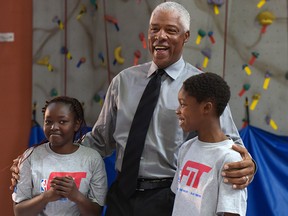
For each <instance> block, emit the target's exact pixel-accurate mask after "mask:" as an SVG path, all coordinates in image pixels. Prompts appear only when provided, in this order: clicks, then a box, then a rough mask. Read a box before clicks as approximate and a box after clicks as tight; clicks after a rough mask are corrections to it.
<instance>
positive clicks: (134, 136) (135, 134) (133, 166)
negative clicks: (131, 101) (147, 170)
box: [119, 69, 165, 197]
mask: <svg viewBox="0 0 288 216" xmlns="http://www.w3.org/2000/svg"><path fill="white" fill-rule="evenodd" d="M164 73H165V71H164V70H163V69H158V70H157V71H156V74H155V75H154V76H153V77H152V78H151V79H150V81H149V82H148V84H147V86H146V88H145V90H144V92H143V95H142V97H141V99H140V102H139V104H138V107H137V110H136V113H135V115H134V119H133V121H132V124H131V128H130V132H129V135H128V139H127V143H126V148H125V152H124V157H123V162H122V169H121V173H120V176H119V187H120V189H121V190H122V192H123V193H124V195H126V196H127V197H131V196H132V194H133V193H134V192H135V190H136V186H137V178H138V171H139V165H140V158H141V155H142V151H143V149H144V143H145V139H146V135H147V131H148V128H149V125H150V120H151V118H152V116H153V112H154V109H155V106H156V104H157V101H158V97H159V93H160V88H161V77H162V75H163V74H164Z"/></svg>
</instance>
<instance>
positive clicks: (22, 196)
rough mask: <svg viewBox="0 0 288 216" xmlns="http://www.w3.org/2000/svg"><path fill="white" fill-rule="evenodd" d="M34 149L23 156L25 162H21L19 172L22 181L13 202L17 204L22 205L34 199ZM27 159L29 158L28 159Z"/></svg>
mask: <svg viewBox="0 0 288 216" xmlns="http://www.w3.org/2000/svg"><path fill="white" fill-rule="evenodd" d="M31 151H32V148H30V149H28V150H27V151H26V152H25V153H24V154H23V155H24V156H23V160H22V161H20V164H19V171H20V179H19V181H18V183H17V185H16V187H15V189H14V192H13V193H12V200H13V201H14V202H15V203H20V202H22V201H24V200H26V199H31V198H32V186H33V184H32V172H31V161H30V157H27V156H28V155H30V154H31ZM26 157H27V158H26Z"/></svg>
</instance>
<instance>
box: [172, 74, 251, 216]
mask: <svg viewBox="0 0 288 216" xmlns="http://www.w3.org/2000/svg"><path fill="white" fill-rule="evenodd" d="M229 99H230V89H229V86H228V85H227V83H226V82H225V81H224V80H223V79H222V78H221V77H220V76H218V75H216V74H214V73H209V72H208V73H201V74H199V75H195V76H192V77H190V78H188V79H187V80H186V81H184V83H183V86H182V88H181V89H180V91H179V94H178V100H179V104H180V106H179V108H178V109H177V110H176V114H177V116H178V119H179V125H180V126H181V127H182V129H183V130H184V131H185V132H191V131H196V132H197V134H198V136H197V137H195V138H193V139H191V140H189V141H187V142H186V143H185V144H183V146H182V147H181V148H180V150H179V157H178V165H177V171H176V175H175V177H174V180H173V183H172V186H171V189H172V191H173V192H174V193H175V194H176V197H175V203H174V208H173V215H174V216H176V215H177V216H180V215H181V216H182V215H183V216H184V215H193V216H197V215H201V216H212V215H241V216H242V215H245V213H246V206H247V204H246V199H247V189H242V190H234V189H233V188H232V187H231V185H228V184H225V183H223V177H222V176H221V170H222V169H223V166H224V164H225V163H228V162H235V161H241V160H242V158H241V155H240V154H239V153H238V152H236V151H234V150H232V149H231V147H232V145H233V141H232V140H231V139H229V137H227V136H226V135H225V134H224V133H223V132H222V130H221V127H220V122H219V117H220V115H221V114H222V113H223V111H224V109H225V107H226V106H227V103H228V101H229ZM184 209H185V210H184Z"/></svg>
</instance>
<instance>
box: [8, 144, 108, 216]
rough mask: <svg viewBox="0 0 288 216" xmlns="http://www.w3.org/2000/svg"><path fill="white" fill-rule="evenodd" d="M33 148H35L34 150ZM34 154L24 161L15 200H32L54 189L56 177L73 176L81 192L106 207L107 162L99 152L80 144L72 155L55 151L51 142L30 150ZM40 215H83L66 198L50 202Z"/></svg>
mask: <svg viewBox="0 0 288 216" xmlns="http://www.w3.org/2000/svg"><path fill="white" fill-rule="evenodd" d="M32 150H33V151H32ZM31 151H32V153H31V155H30V156H29V157H28V158H27V159H25V160H24V161H23V163H21V164H20V180H19V182H18V184H17V187H16V189H15V192H14V193H13V194H12V199H13V201H14V202H16V203H19V202H21V201H24V200H26V199H31V198H33V197H35V196H37V195H39V194H41V193H43V192H44V191H46V190H49V188H50V183H49V182H50V181H51V180H52V179H53V178H54V177H56V176H67V175H70V176H72V177H73V178H74V181H75V183H76V185H77V187H78V189H79V191H80V192H81V193H82V194H84V195H85V196H86V197H87V198H89V199H90V200H91V201H92V202H97V203H98V204H99V205H101V206H103V205H104V204H105V197H106V193H107V177H106V171H105V165H104V162H103V159H102V157H101V156H100V155H99V153H98V152H97V151H95V150H93V149H91V148H88V147H85V146H82V145H80V146H79V148H78V150H77V151H75V152H73V153H71V154H57V153H55V152H53V151H52V150H51V149H50V147H49V143H45V144H42V145H40V146H37V147H36V148H34V149H33V147H32V148H30V149H28V150H27V151H26V152H25V153H24V155H28V154H29V153H30V152H31ZM40 215H69V216H71V215H80V212H79V210H78V207H77V205H76V204H75V203H74V202H71V201H70V200H68V199H66V198H64V199H60V200H58V201H55V202H50V203H48V204H47V205H46V207H45V209H43V212H41V214H40Z"/></svg>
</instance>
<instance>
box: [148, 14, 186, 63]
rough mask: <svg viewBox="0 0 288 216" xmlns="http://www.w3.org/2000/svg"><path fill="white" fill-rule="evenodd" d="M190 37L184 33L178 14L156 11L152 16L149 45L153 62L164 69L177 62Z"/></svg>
mask: <svg viewBox="0 0 288 216" xmlns="http://www.w3.org/2000/svg"><path fill="white" fill-rule="evenodd" d="M189 36H190V33H189V31H186V32H185V31H184V27H183V25H182V24H181V22H180V17H179V15H178V13H177V12H175V11H164V10H157V11H155V12H154V13H153V14H152V16H151V19H150V26H149V31H148V44H149V50H150V53H151V54H152V60H153V62H154V63H155V64H156V65H157V66H158V67H159V68H163V69H165V68H166V67H168V66H170V65H172V64H173V63H175V62H177V61H178V60H179V59H180V57H181V55H182V51H183V46H184V43H185V42H187V40H188V38H189Z"/></svg>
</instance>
